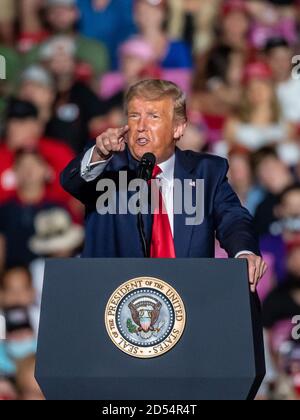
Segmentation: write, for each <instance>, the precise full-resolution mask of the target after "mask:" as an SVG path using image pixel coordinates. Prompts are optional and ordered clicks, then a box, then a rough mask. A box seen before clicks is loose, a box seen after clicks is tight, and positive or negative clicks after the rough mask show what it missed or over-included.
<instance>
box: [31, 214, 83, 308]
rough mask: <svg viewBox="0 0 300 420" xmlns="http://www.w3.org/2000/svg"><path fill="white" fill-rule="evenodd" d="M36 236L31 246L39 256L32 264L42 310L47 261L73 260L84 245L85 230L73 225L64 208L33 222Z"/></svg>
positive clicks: (38, 305) (32, 250)
mask: <svg viewBox="0 0 300 420" xmlns="http://www.w3.org/2000/svg"><path fill="white" fill-rule="evenodd" d="M34 227H35V229H34V234H33V236H32V237H31V238H30V239H29V242H28V246H29V249H30V250H31V252H32V253H34V254H35V255H38V256H39V258H37V259H35V260H34V261H33V262H32V263H31V264H30V271H31V273H32V278H33V284H34V289H35V295H36V300H35V304H36V306H37V307H40V305H41V300H42V289H43V280H44V267H45V258H72V257H75V256H77V255H78V254H79V252H80V249H81V247H82V245H83V242H84V229H83V227H82V226H80V225H77V224H75V223H73V222H72V219H71V218H70V215H69V214H68V213H67V212H66V211H65V210H64V209H62V208H60V207H57V208H52V209H47V210H44V211H42V212H40V213H39V214H38V215H37V216H36V218H35V221H34Z"/></svg>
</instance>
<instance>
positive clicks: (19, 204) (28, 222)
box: [0, 151, 58, 266]
mask: <svg viewBox="0 0 300 420" xmlns="http://www.w3.org/2000/svg"><path fill="white" fill-rule="evenodd" d="M14 170H15V175H16V195H15V198H12V199H11V200H8V201H7V202H5V203H3V204H2V205H1V206H0V235H1V236H3V238H4V243H5V246H4V250H3V252H4V255H3V256H2V257H1V258H0V259H1V260H2V261H3V260H5V261H6V265H8V266H12V265H15V264H23V265H26V264H29V263H30V262H31V261H32V260H33V259H34V258H35V256H36V255H35V254H33V253H32V252H31V251H30V250H29V248H28V240H29V238H30V237H31V236H32V235H33V233H34V220H35V217H36V215H37V214H38V213H39V212H40V211H42V210H43V209H46V208H50V207H54V206H56V207H57V206H58V203H56V202H51V201H50V200H49V199H48V197H47V194H46V191H47V190H46V184H47V182H48V180H49V179H50V177H51V173H50V170H49V166H48V165H47V163H46V162H45V160H44V159H43V157H42V156H41V155H39V154H38V153H37V152H34V151H21V152H18V153H17V154H16V156H15V165H14Z"/></svg>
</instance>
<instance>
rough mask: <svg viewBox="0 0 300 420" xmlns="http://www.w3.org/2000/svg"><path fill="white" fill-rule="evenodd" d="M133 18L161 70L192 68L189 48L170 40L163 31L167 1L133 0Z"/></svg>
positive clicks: (180, 42)
mask: <svg viewBox="0 0 300 420" xmlns="http://www.w3.org/2000/svg"><path fill="white" fill-rule="evenodd" d="M134 17H135V22H136V25H137V28H138V30H139V33H140V34H141V35H142V36H143V38H145V39H146V40H147V41H148V42H149V43H150V44H151V45H152V48H153V51H154V53H155V58H156V60H157V62H159V63H160V65H161V67H162V68H171V69H178V68H188V69H190V68H191V67H192V56H191V51H190V47H189V46H188V45H187V44H185V43H184V42H183V41H180V40H179V41H178V40H171V39H170V38H169V37H168V34H167V31H166V29H165V23H166V20H167V1H166V0H160V1H156V2H153V1H151V0H135V5H134Z"/></svg>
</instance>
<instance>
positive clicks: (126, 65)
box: [100, 36, 162, 132]
mask: <svg viewBox="0 0 300 420" xmlns="http://www.w3.org/2000/svg"><path fill="white" fill-rule="evenodd" d="M119 68H120V71H118V72H110V73H107V74H106V75H104V76H103V77H102V79H101V86H100V94H101V97H102V98H103V100H104V101H105V107H106V110H107V114H106V115H105V117H104V119H103V130H100V132H101V131H104V130H105V129H106V128H107V127H118V126H120V125H122V124H123V123H124V112H123V103H124V96H125V93H126V91H127V90H128V89H129V87H130V86H131V85H132V84H134V83H136V82H137V81H139V80H141V79H143V78H145V76H146V74H149V75H150V73H151V74H152V75H153V77H154V78H159V77H160V76H161V74H162V70H161V68H160V67H159V65H158V62H157V61H156V59H155V53H154V50H153V47H152V45H151V44H150V43H149V42H148V41H146V40H145V39H143V38H142V37H138V36H136V37H133V38H130V39H129V40H128V41H125V42H124V43H123V44H121V46H120V49H119Z"/></svg>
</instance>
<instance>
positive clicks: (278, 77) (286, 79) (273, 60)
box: [265, 38, 300, 126]
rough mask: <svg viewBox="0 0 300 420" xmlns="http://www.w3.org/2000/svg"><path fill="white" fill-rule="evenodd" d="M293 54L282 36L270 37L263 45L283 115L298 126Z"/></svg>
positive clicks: (298, 86)
mask: <svg viewBox="0 0 300 420" xmlns="http://www.w3.org/2000/svg"><path fill="white" fill-rule="evenodd" d="M293 55H294V51H293V48H292V47H291V46H290V45H289V44H288V42H287V41H286V40H285V39H284V38H270V39H268V41H267V43H266V45H265V56H266V60H267V63H268V64H269V66H270V67H271V69H272V72H273V77H274V80H275V84H276V90H277V95H278V99H279V103H280V105H281V109H282V114H283V117H284V118H285V120H287V121H290V122H292V123H295V124H297V125H298V126H299V125H300V104H299V95H300V77H299V76H298V72H297V71H296V68H295V70H293V68H292V66H293V65H292V59H293ZM295 66H296V63H295Z"/></svg>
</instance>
